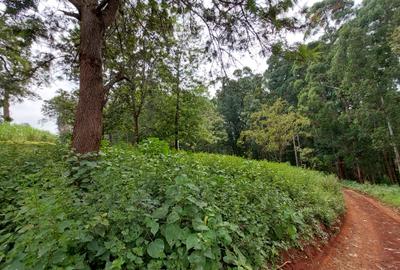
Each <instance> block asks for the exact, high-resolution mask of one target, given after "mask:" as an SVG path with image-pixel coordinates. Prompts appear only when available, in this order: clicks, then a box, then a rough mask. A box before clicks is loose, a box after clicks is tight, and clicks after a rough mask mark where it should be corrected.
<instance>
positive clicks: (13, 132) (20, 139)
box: [0, 123, 57, 143]
mask: <svg viewBox="0 0 400 270" xmlns="http://www.w3.org/2000/svg"><path fill="white" fill-rule="evenodd" d="M56 140H57V136H56V135H54V134H51V133H50V132H47V131H43V130H39V129H36V128H33V127H31V126H29V125H18V124H10V123H1V124H0V141H5V142H17V143H24V142H51V143H54V142H56Z"/></svg>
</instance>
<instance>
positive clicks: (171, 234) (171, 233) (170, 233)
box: [165, 224, 182, 247]
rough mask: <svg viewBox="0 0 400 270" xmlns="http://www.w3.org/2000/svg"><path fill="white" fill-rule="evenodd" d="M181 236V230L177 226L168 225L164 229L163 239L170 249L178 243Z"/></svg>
mask: <svg viewBox="0 0 400 270" xmlns="http://www.w3.org/2000/svg"><path fill="white" fill-rule="evenodd" d="M181 234H182V230H181V228H180V227H179V225H177V224H168V225H167V226H166V227H165V239H166V240H167V242H168V244H169V245H170V246H171V247H172V246H173V245H174V244H176V243H177V242H178V241H179V239H180V237H181Z"/></svg>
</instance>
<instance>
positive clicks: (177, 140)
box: [175, 87, 180, 150]
mask: <svg viewBox="0 0 400 270" xmlns="http://www.w3.org/2000/svg"><path fill="white" fill-rule="evenodd" d="M179 118H180V90H179V87H178V88H177V91H176V107H175V149H176V150H179Z"/></svg>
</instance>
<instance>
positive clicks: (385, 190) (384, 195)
mask: <svg viewBox="0 0 400 270" xmlns="http://www.w3.org/2000/svg"><path fill="white" fill-rule="evenodd" d="M342 183H343V185H344V186H345V187H347V188H351V189H355V190H358V191H361V192H363V193H365V194H368V195H370V196H372V197H375V198H376V199H378V200H381V201H382V202H384V203H386V204H388V205H391V206H394V207H396V208H398V209H400V186H398V185H373V184H359V183H357V182H354V181H343V182H342Z"/></svg>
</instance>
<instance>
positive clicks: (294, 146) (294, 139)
mask: <svg viewBox="0 0 400 270" xmlns="http://www.w3.org/2000/svg"><path fill="white" fill-rule="evenodd" d="M293 149H294V158H295V160H296V166H297V167H299V158H298V157H297V145H296V138H295V136H293Z"/></svg>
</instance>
